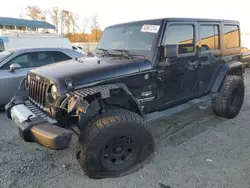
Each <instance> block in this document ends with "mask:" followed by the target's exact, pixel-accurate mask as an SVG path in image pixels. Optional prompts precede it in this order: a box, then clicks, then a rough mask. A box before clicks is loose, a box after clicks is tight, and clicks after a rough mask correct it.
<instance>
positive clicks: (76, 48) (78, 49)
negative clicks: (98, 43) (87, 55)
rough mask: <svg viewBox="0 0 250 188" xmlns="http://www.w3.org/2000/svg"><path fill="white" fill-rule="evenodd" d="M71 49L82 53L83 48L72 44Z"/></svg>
mask: <svg viewBox="0 0 250 188" xmlns="http://www.w3.org/2000/svg"><path fill="white" fill-rule="evenodd" d="M72 49H73V50H75V51H77V52H80V53H83V54H84V50H83V49H82V47H81V46H72Z"/></svg>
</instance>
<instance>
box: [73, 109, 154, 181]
mask: <svg viewBox="0 0 250 188" xmlns="http://www.w3.org/2000/svg"><path fill="white" fill-rule="evenodd" d="M153 150H154V139H153V136H152V134H151V131H150V130H149V128H148V127H147V125H146V123H145V122H144V121H143V119H142V117H141V116H139V115H138V114H136V113H134V112H131V111H128V110H124V109H116V110H110V111H107V112H105V113H104V114H102V115H100V116H97V117H95V118H94V119H93V120H91V121H90V122H89V123H88V124H87V125H86V126H85V127H84V129H83V130H82V132H81V135H80V138H79V146H78V149H77V155H76V156H77V159H78V162H79V163H80V165H81V167H82V169H83V170H84V171H85V173H86V174H87V175H88V176H89V177H90V178H110V177H117V176H122V175H126V174H128V173H129V172H132V171H135V170H137V169H138V168H139V166H140V165H139V163H140V162H142V161H144V160H145V159H147V158H148V157H149V156H150V155H151V154H152V153H153Z"/></svg>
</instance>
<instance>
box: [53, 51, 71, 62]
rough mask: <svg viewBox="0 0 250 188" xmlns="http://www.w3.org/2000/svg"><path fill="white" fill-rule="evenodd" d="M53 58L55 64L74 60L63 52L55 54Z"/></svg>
mask: <svg viewBox="0 0 250 188" xmlns="http://www.w3.org/2000/svg"><path fill="white" fill-rule="evenodd" d="M52 54H53V58H54V60H55V62H60V61H66V60H70V59H72V58H71V57H69V56H67V55H66V54H64V53H62V52H53V53H52Z"/></svg>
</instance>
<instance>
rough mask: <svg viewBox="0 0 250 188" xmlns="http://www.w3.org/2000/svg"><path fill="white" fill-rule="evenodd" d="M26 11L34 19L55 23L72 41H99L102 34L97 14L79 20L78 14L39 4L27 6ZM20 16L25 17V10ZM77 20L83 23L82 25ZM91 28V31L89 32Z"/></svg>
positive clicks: (59, 30) (58, 31)
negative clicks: (43, 8) (41, 6)
mask: <svg viewBox="0 0 250 188" xmlns="http://www.w3.org/2000/svg"><path fill="white" fill-rule="evenodd" d="M25 11H26V16H28V17H29V18H31V19H33V20H40V21H47V22H50V23H51V24H53V25H54V26H55V30H56V32H57V33H60V34H64V35H66V36H67V37H68V38H69V40H70V41H71V42H98V41H99V39H100V37H101V34H102V30H101V29H100V24H99V22H98V16H97V14H94V15H92V16H91V17H89V18H84V19H83V20H79V16H78V14H76V13H74V12H71V11H68V10H65V9H60V8H58V7H52V8H50V9H48V10H42V9H41V8H39V7H38V6H27V7H26V8H25ZM19 16H20V17H21V18H23V11H20V13H19ZM77 21H80V22H81V23H82V26H81V27H79V25H78V23H79V22H77ZM89 29H90V31H91V32H90V33H88V32H87V31H88V30H89Z"/></svg>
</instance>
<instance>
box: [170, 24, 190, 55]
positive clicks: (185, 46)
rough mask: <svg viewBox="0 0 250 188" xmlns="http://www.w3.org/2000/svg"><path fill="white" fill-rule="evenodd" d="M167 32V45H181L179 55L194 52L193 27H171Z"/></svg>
mask: <svg viewBox="0 0 250 188" xmlns="http://www.w3.org/2000/svg"><path fill="white" fill-rule="evenodd" d="M166 32H167V33H166V40H165V45H179V50H178V53H179V54H186V53H192V52H194V49H195V48H194V26H193V25H170V26H169V27H168V29H167V31H166Z"/></svg>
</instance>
